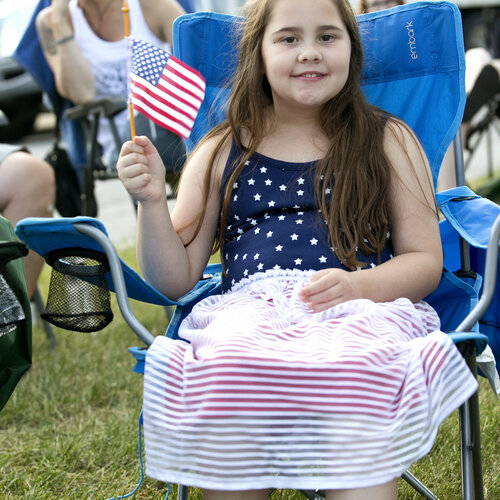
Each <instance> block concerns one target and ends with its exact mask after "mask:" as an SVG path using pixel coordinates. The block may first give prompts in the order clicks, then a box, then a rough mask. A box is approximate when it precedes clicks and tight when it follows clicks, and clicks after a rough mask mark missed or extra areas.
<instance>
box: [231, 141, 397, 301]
mask: <svg viewBox="0 0 500 500" xmlns="http://www.w3.org/2000/svg"><path fill="white" fill-rule="evenodd" d="M240 154H241V152H240V151H239V150H238V148H237V146H236V145H235V144H233V146H232V148H231V152H230V154H229V158H228V162H227V164H228V166H229V165H232V164H233V162H234V160H235V159H236V158H238V157H239V156H240ZM315 164H316V162H307V163H292V162H285V161H280V160H275V159H273V158H269V157H267V156H264V155H261V154H259V153H255V154H254V155H253V156H252V157H251V158H250V160H249V161H247V164H246V166H245V168H244V170H243V171H242V172H241V175H240V176H239V178H238V181H237V182H236V183H235V184H234V186H233V189H232V193H231V201H230V205H229V211H228V222H227V228H226V231H225V233H224V247H223V251H222V256H223V259H224V266H225V270H226V274H227V276H224V277H223V279H222V289H223V291H224V292H226V291H228V290H230V289H231V288H232V287H234V286H235V285H236V284H237V283H239V282H240V281H241V280H244V279H245V278H249V277H250V276H252V275H253V274H255V273H265V272H266V271H269V270H274V271H275V274H278V273H280V272H281V273H283V274H289V271H290V270H292V269H297V270H304V271H308V270H319V269H325V268H329V267H338V268H341V269H346V270H348V268H347V267H345V266H344V265H343V264H342V263H341V262H340V260H339V259H338V258H337V256H336V255H335V252H334V250H333V248H332V247H331V245H330V244H329V240H328V226H327V224H326V221H325V220H324V218H323V217H322V216H321V212H320V210H319V209H318V206H317V203H316V202H315V195H314V167H315ZM229 175H230V171H229V169H228V168H226V171H225V175H224V177H223V182H222V186H221V196H224V193H225V191H226V185H227V182H228V179H229ZM326 195H327V197H328V196H331V192H330V189H329V188H327V192H326ZM387 238H388V240H387V245H386V246H385V248H384V249H383V251H382V253H381V256H380V262H385V261H386V260H388V259H389V258H391V257H392V255H391V245H390V235H389V234H388V235H387ZM357 256H358V260H360V261H361V262H364V263H366V265H367V267H368V268H369V267H373V266H375V265H376V264H377V262H378V258H377V255H376V254H371V255H368V256H366V255H363V253H361V252H359V251H358V253H357Z"/></svg>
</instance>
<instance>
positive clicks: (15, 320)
mask: <svg viewBox="0 0 500 500" xmlns="http://www.w3.org/2000/svg"><path fill="white" fill-rule="evenodd" d="M24 319H25V316H24V311H23V308H22V306H21V304H20V303H19V301H18V300H17V298H16V296H15V294H14V292H13V291H12V289H11V288H10V286H9V284H8V283H7V281H6V280H5V279H4V277H3V275H2V274H0V337H1V336H3V335H6V334H7V333H10V332H12V331H14V330H15V328H16V327H17V325H18V324H19V323H21V321H23V320H24Z"/></svg>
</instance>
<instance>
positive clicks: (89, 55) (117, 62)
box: [69, 0, 172, 161]
mask: <svg viewBox="0 0 500 500" xmlns="http://www.w3.org/2000/svg"><path fill="white" fill-rule="evenodd" d="M128 5H129V9H130V13H129V15H130V35H131V36H132V37H133V38H135V39H137V40H144V41H146V42H149V43H151V44H152V45H155V46H156V47H159V48H161V49H163V50H165V51H166V52H169V53H170V52H171V50H172V48H171V46H170V44H169V43H167V42H163V41H162V40H160V39H159V38H158V37H157V36H156V35H155V34H154V33H153V32H152V31H151V30H150V29H149V26H148V25H147V23H146V20H145V19H144V15H143V13H142V10H141V4H140V0H129V2H128ZM69 10H70V14H71V20H72V23H73V30H74V35H75V42H76V44H77V45H78V47H79V48H80V51H81V52H82V55H83V56H84V57H85V59H86V60H87V61H88V62H89V65H90V67H91V68H92V71H93V73H94V76H95V86H96V98H97V99H99V98H102V97H109V96H122V97H123V98H125V99H126V98H127V88H128V87H127V85H128V72H127V47H128V41H127V40H126V39H123V40H118V41H116V42H108V41H106V40H103V39H102V38H99V37H98V36H97V35H96V34H95V33H94V32H93V31H92V29H91V28H90V26H89V24H88V22H87V20H86V19H85V15H84V13H83V10H82V9H80V7H79V6H78V0H71V1H70V3H69ZM115 122H116V125H117V127H118V132H119V134H120V136H121V137H125V138H126V137H128V135H129V134H128V135H127V130H126V128H127V127H128V111H126V110H125V111H124V112H122V113H120V114H119V115H117V116H116V117H115ZM98 141H99V143H100V144H101V146H102V147H103V149H104V156H105V161H109V159H110V155H111V153H112V152H113V151H114V149H115V144H114V141H113V136H112V134H111V130H110V127H109V125H108V122H107V120H101V123H100V126H99V135H98Z"/></svg>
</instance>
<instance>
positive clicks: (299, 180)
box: [297, 177, 305, 184]
mask: <svg viewBox="0 0 500 500" xmlns="http://www.w3.org/2000/svg"><path fill="white" fill-rule="evenodd" d="M297 182H298V183H299V184H304V182H305V180H304V178H303V177H301V178H300V179H297Z"/></svg>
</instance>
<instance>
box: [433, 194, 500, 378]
mask: <svg viewBox="0 0 500 500" xmlns="http://www.w3.org/2000/svg"><path fill="white" fill-rule="evenodd" d="M436 201H437V203H438V205H439V206H440V208H441V212H442V213H443V215H444V216H445V217H446V219H445V220H443V221H441V222H440V230H441V240H442V242H443V252H444V265H445V266H446V267H447V268H448V269H450V270H451V271H454V272H456V271H459V270H460V269H461V257H460V242H459V241H460V237H462V238H463V239H464V240H465V241H467V242H468V243H469V245H470V247H469V258H470V264H471V268H472V269H474V271H475V272H476V273H477V274H478V275H479V276H484V272H485V263H486V250H487V248H488V241H489V237H490V230H491V227H492V226H493V223H494V222H495V220H496V218H497V217H498V216H500V206H498V205H497V204H496V203H493V202H492V201H490V200H488V199H486V198H481V197H479V196H478V195H476V194H475V193H474V192H473V191H472V190H470V189H469V188H468V187H465V186H461V187H458V188H453V189H449V190H447V191H444V192H442V193H438V194H437V195H436ZM499 260H500V255H499ZM499 269H500V266H499ZM481 291H482V287H480V289H479V293H481ZM479 332H481V333H483V334H485V335H486V336H487V337H488V343H489V345H490V347H491V350H492V351H493V354H494V355H495V360H496V365H497V370H498V372H499V373H500V274H498V273H497V279H496V287H495V293H494V295H493V300H492V303H491V305H490V307H489V308H488V309H487V311H486V313H485V314H484V316H483V318H482V319H481V320H480V321H479Z"/></svg>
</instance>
